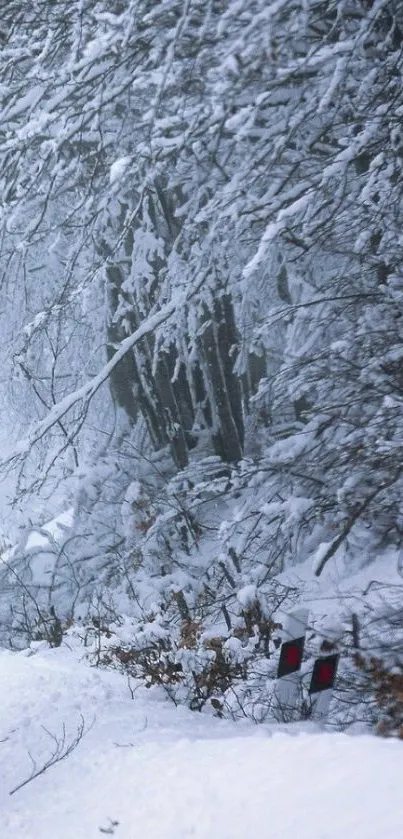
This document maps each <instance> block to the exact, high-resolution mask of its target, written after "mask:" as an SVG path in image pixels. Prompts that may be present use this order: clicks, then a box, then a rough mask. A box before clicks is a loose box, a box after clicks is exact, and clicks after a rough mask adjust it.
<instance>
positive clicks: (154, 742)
mask: <svg viewBox="0 0 403 839" xmlns="http://www.w3.org/2000/svg"><path fill="white" fill-rule="evenodd" d="M81 652H82V650H81ZM0 684H1V686H2V687H1V720H0V835H1V836H4V837H7V839H96V837H100V836H102V835H105V834H106V835H115V836H116V837H117V839H136V837H144V839H190V837H192V838H193V839H245V838H246V837H247V836H249V835H258V836H260V837H263V839H345V837H348V839H379V836H387V837H388V839H397V837H398V836H399V835H400V829H401V823H402V818H403V799H402V796H401V777H402V772H403V747H402V744H401V742H399V741H397V740H381V739H378V738H376V737H372V736H369V735H362V734H360V735H358V734H356V735H354V736H352V735H346V734H340V733H329V732H324V731H320V730H318V729H315V728H313V727H312V726H311V725H308V724H304V725H302V724H300V725H289V726H288V727H287V726H284V725H283V726H282V727H281V726H272V727H269V726H259V727H253V726H252V725H249V724H246V723H245V724H244V725H242V724H239V723H238V724H237V725H235V724H234V723H231V722H226V721H221V720H217V719H214V718H212V717H210V716H208V715H204V714H196V713H193V714H192V712H190V711H188V710H187V709H185V708H183V707H178V708H175V707H174V706H173V705H172V704H171V703H169V702H168V701H167V700H166V699H164V696H163V694H161V693H159V690H158V689H151V690H150V691H146V690H145V688H141V687H138V686H136V685H135V684H133V685H131V686H130V687H131V690H130V689H129V686H128V684H127V681H126V679H125V678H124V677H123V676H122V675H120V674H118V673H114V672H107V671H102V670H99V669H96V668H91V667H89V665H88V663H86V662H85V661H83V660H80V653H79V651H78V650H77V649H76V648H75V646H74V643H73V645H72V648H71V649H69V647H68V646H67V645H65V646H63V647H62V648H60V649H57V650H50V649H46V648H45V647H44V645H41V644H39V645H36V646H35V647H34V648H33V649H31V650H30V651H26V652H24V653H12V652H9V651H6V650H4V651H0ZM82 719H84V722H85V726H86V728H87V729H88V731H87V733H86V734H85V735H84V737H83V739H82V740H81V742H80V743H79V744H78V746H77V748H76V749H75V750H74V751H73V752H72V753H71V754H70V755H69V756H68V757H67V758H66V759H65V760H63V761H61V762H59V763H57V764H56V765H54V766H52V767H50V768H49V769H48V771H47V772H46V773H44V774H40V775H39V776H38V777H37V778H36V779H35V780H32V781H31V782H29V783H28V784H26V785H25V786H23V787H22V788H21V789H19V790H18V791H16V792H15V793H14V794H13V795H11V796H10V794H9V793H10V791H11V790H12V789H13V788H15V787H16V786H18V785H19V784H21V783H22V782H23V781H24V780H25V779H26V778H28V777H29V775H30V773H31V770H32V761H35V762H36V766H37V768H40V767H41V765H43V763H44V762H45V760H46V759H47V758H48V757H49V755H50V753H51V751H52V749H53V748H54V745H55V744H54V740H53V739H52V735H53V737H56V738H59V739H60V737H61V734H62V731H63V726H65V731H66V743H68V742H70V740H71V739H72V738H73V737H74V735H75V733H76V732H77V729H78V727H79V726H80V724H81V721H82ZM30 755H31V758H30Z"/></svg>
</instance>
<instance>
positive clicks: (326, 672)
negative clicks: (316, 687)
mask: <svg viewBox="0 0 403 839" xmlns="http://www.w3.org/2000/svg"><path fill="white" fill-rule="evenodd" d="M334 671H335V667H334V664H328V663H327V662H326V661H324V662H323V664H321V665H320V666H319V667H318V671H317V674H316V679H317V681H318V683H319V684H321V685H328V684H329V685H331V684H332V681H333V674H334Z"/></svg>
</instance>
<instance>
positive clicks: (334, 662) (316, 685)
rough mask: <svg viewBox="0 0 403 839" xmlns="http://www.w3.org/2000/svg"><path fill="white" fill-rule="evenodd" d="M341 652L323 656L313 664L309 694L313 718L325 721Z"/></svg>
mask: <svg viewBox="0 0 403 839" xmlns="http://www.w3.org/2000/svg"><path fill="white" fill-rule="evenodd" d="M339 658H340V656H339V654H338V653H333V654H332V655H326V656H321V657H320V658H317V659H316V661H315V664H314V666H313V671H312V676H311V683H310V686H309V695H310V696H311V697H314V698H313V699H312V719H315V720H318V721H319V722H324V721H325V719H326V717H327V715H328V712H329V706H330V701H331V698H332V694H333V687H334V683H335V680H336V675H337V668H338V664H339Z"/></svg>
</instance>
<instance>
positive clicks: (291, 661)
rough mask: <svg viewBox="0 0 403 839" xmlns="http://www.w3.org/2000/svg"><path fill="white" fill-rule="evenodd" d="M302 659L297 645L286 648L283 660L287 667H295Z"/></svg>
mask: <svg viewBox="0 0 403 839" xmlns="http://www.w3.org/2000/svg"><path fill="white" fill-rule="evenodd" d="M300 658H302V651H301V648H300V647H299V646H298V645H297V644H290V645H289V646H288V647H287V650H286V654H285V660H286V662H287V665H288V667H297V666H298V664H299V661H300Z"/></svg>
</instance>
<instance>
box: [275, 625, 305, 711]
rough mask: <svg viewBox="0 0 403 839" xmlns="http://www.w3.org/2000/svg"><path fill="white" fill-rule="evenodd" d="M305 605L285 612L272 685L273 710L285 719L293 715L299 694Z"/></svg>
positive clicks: (296, 708) (296, 709)
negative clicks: (275, 676) (286, 613)
mask: <svg viewBox="0 0 403 839" xmlns="http://www.w3.org/2000/svg"><path fill="white" fill-rule="evenodd" d="M308 617H309V611H308V609H298V610H295V611H294V612H291V613H290V614H288V615H287V617H286V619H285V621H284V623H283V629H282V638H283V643H282V645H281V650H280V659H279V663H278V669H277V681H276V684H275V688H274V695H273V701H274V708H273V709H274V712H275V714H276V716H277V717H278V719H281V720H282V721H284V722H288V721H290V720H293V719H296V716H297V714H298V705H299V701H300V694H301V680H300V676H299V670H300V667H301V663H302V656H303V653H304V643H305V633H306V630H307V627H308Z"/></svg>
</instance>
